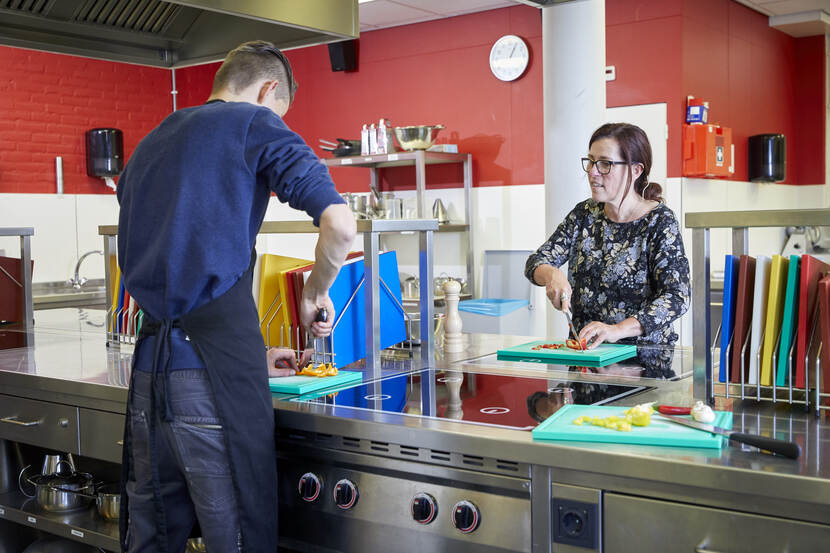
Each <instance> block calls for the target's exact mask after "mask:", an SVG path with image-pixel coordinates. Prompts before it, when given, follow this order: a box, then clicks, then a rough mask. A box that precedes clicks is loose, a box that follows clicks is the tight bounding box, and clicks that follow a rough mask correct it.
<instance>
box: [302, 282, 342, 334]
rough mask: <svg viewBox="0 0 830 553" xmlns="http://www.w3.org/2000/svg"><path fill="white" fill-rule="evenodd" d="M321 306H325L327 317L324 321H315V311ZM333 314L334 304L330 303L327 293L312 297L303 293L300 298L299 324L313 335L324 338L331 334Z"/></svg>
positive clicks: (321, 307)
mask: <svg viewBox="0 0 830 553" xmlns="http://www.w3.org/2000/svg"><path fill="white" fill-rule="evenodd" d="M323 308H325V310H326V312H327V314H328V317H327V318H326V320H325V321H317V320H316V318H317V313H319V312H320V309H323ZM334 315H335V313H334V304H333V303H331V298H329V295H328V294H325V295H324V296H322V297H317V298H313V297H306V295H305V293H303V298H302V300H300V324H302V325H303V327H304V328H305V329H307V330H308V331H309V332H311V333H312V334H313V335H314V336H316V337H318V338H324V337H326V336H328V335H329V334H331V329H332V327H333V326H334Z"/></svg>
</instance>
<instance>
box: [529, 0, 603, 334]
mask: <svg viewBox="0 0 830 553" xmlns="http://www.w3.org/2000/svg"><path fill="white" fill-rule="evenodd" d="M542 49H543V53H542V64H543V83H544V91H543V96H544V100H543V101H544V111H545V126H544V133H545V232H546V235H545V238H547V237H548V236H550V235H551V233H553V231H554V230H555V229H556V227H557V226H558V225H559V223H561V222H562V220H563V219H564V218H565V216H566V215H567V214H568V213H569V212H570V211H571V209H573V207H574V206H575V205H576V204H577V203H579V202H581V201H582V200H584V199H586V198H587V197H588V196H589V195H590V190H589V188H588V184H587V179H586V176H585V172H584V171H583V170H582V166H581V165H580V161H579V158H581V157H583V156H585V154H586V153H587V151H588V140H589V139H590V138H591V133H593V132H594V130H596V128H597V127H599V126H600V125H601V124H602V123H603V122H604V121H605V0H574V1H572V2H564V3H561V4H555V5H553V6H549V7H546V8H542ZM566 268H567V267H563V270H565V269H566ZM547 305H548V307H547V310H548V316H547V323H548V324H547V336H550V337H552V338H564V337H565V336H566V335H567V332H568V330H567V329H568V326H567V323H566V322H565V317H563V316H562V314H561V313H559V312H558V311H556V310H555V309H553V307H552V306H550V303H548V304H547Z"/></svg>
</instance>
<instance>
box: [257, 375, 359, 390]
mask: <svg viewBox="0 0 830 553" xmlns="http://www.w3.org/2000/svg"><path fill="white" fill-rule="evenodd" d="M362 379H363V373H362V372H359V371H340V372H338V373H337V374H336V375H334V376H322V377H321V376H283V377H280V378H269V379H268V387H269V388H271V391H272V392H276V393H280V394H307V393H309V392H314V391H316V390H322V389H323V388H331V387H333V386H340V385H342V384H348V383H351V382H359V381H361V380H362Z"/></svg>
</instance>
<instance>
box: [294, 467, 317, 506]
mask: <svg viewBox="0 0 830 553" xmlns="http://www.w3.org/2000/svg"><path fill="white" fill-rule="evenodd" d="M322 489H323V483H322V482H321V481H320V478H319V477H318V476H317V475H316V474H314V473H313V472H307V473H305V474H303V475H302V476H301V477H300V483H299V485H298V486H297V490H298V491H299V492H300V497H302V498H303V501H307V502H309V503H312V502H314V501H317V498H318V497H320V491H321V490H322Z"/></svg>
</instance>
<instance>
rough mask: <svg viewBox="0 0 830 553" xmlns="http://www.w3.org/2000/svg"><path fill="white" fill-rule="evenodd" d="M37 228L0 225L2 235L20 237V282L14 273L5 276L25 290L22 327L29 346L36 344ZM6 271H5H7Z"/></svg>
mask: <svg viewBox="0 0 830 553" xmlns="http://www.w3.org/2000/svg"><path fill="white" fill-rule="evenodd" d="M34 234H35V229H34V228H33V227H6V228H2V227H0V236H19V237H20V272H21V274H20V278H21V280H22V282H18V281H17V279H15V278H14V275H9V274H5V275H4V276H3V278H5V277H8V278H11V279H12V280H13V281H14V283H15V284H16V285H17V286H19V287H20V288H22V290H23V305H22V311H23V312H22V313H21V314H20V315H21V317H22V319H23V320H22V321H20V322H21V323H22V325H23V326H22V329H23V332H24V334H25V338H24V343H25V345H27V346H31V345H34V334H33V329H34V321H35V315H34V304H33V300H32V240H31V237H32V236H34ZM5 272H6V271H3V273H5Z"/></svg>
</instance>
